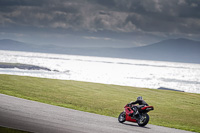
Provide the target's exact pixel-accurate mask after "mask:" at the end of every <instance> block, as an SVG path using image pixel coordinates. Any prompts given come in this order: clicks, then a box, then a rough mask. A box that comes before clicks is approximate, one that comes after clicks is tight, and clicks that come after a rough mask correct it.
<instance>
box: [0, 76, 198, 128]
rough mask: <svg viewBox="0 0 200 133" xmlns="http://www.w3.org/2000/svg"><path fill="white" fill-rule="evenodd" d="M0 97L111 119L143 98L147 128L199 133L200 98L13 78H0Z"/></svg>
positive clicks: (131, 89)
mask: <svg viewBox="0 0 200 133" xmlns="http://www.w3.org/2000/svg"><path fill="white" fill-rule="evenodd" d="M0 93H3V94H7V95H12V96H16V97H20V98H25V99H29V100H34V101H39V102H43V103H48V104H52V105H57V106H62V107H67V108H72V109H76V110H81V111H86V112H92V113H97V114H101V115H107V116H112V117H118V115H119V113H120V112H122V111H123V107H124V105H125V104H126V103H128V102H130V101H134V100H135V99H136V97H137V96H143V98H144V99H145V101H146V102H147V103H148V104H149V105H153V106H154V108H155V110H154V111H152V112H149V115H150V123H151V124H154V125H160V126H166V127H171V128H177V129H183V130H189V131H194V132H200V115H199V111H200V103H199V101H200V94H193V93H185V92H176V91H167V90H157V89H147V88H136V87H127V86H117V85H106V84H97V83H88V82H79V81H71V80H70V81H66V80H55V79H44V78H34V77H25V76H13V75H0ZM116 121H117V119H116Z"/></svg>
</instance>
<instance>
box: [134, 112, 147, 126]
mask: <svg viewBox="0 0 200 133" xmlns="http://www.w3.org/2000/svg"><path fill="white" fill-rule="evenodd" d="M148 122H149V115H148V114H142V116H141V117H140V119H139V120H138V121H137V123H138V125H139V126H141V127H144V126H145V125H146V124H147V123H148Z"/></svg>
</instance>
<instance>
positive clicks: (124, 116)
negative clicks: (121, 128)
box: [118, 112, 126, 123]
mask: <svg viewBox="0 0 200 133" xmlns="http://www.w3.org/2000/svg"><path fill="white" fill-rule="evenodd" d="M118 121H119V122H120V123H123V122H125V121H126V113H125V112H121V113H120V115H119V117H118Z"/></svg>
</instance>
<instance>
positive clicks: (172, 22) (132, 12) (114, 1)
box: [0, 0, 200, 36]
mask: <svg viewBox="0 0 200 133" xmlns="http://www.w3.org/2000/svg"><path fill="white" fill-rule="evenodd" d="M13 27H20V29H22V30H27V31H28V30H32V31H34V30H36V31H40V30H41V31H45V30H46V31H47V32H49V31H58V32H59V30H60V32H61V33H63V32H66V33H68V32H71V31H74V32H75V31H79V32H81V31H87V32H94V33H95V32H103V31H105V32H108V31H110V32H112V33H116V34H119V33H130V34H132V35H135V36H136V34H135V33H137V34H139V35H141V34H145V35H150V34H151V35H153V36H155V35H163V36H164V35H168V34H169V33H170V34H182V35H183V34H200V28H199V27H200V1H196V0H171V1H169V0H162V1H161V0H123V1H122V0H85V1H83V0H56V1H55V0H0V28H1V29H4V30H5V31H6V28H7V29H10V31H12V28H13ZM13 30H15V31H16V28H13ZM22 30H21V31H22Z"/></svg>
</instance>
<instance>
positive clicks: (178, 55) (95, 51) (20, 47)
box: [0, 38, 200, 64]
mask: <svg viewBox="0 0 200 133" xmlns="http://www.w3.org/2000/svg"><path fill="white" fill-rule="evenodd" d="M0 50H12V51H28V52H42V53H56V54H70V55H84V56H99V57H114V58H128V59H141V60H156V61H170V62H184V63H197V64H200V42H199V41H194V40H189V39H185V38H178V39H169V40H164V41H160V42H158V43H154V44H149V45H146V46H141V47H133V48H105V47H104V48H95V47H93V48H92V47H84V48H69V47H64V46H56V45H45V46H43V45H33V44H29V43H24V42H19V41H15V40H11V39H2V40H0Z"/></svg>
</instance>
